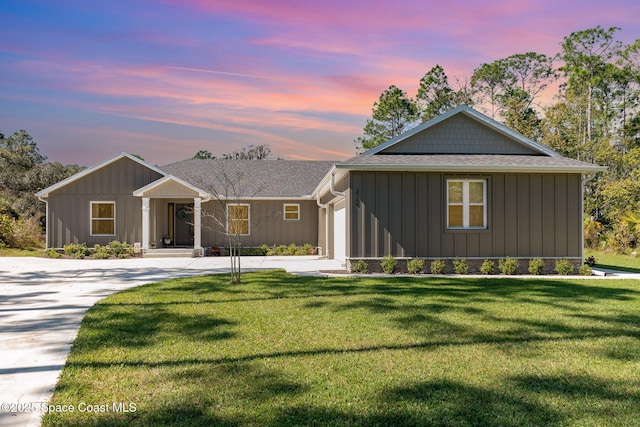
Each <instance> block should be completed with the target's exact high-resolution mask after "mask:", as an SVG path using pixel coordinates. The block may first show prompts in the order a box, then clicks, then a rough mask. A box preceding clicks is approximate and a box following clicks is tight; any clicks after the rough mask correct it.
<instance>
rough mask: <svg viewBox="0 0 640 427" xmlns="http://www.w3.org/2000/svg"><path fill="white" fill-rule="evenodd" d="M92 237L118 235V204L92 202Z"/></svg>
mask: <svg viewBox="0 0 640 427" xmlns="http://www.w3.org/2000/svg"><path fill="white" fill-rule="evenodd" d="M90 234H91V235H92V236H115V234H116V203H115V202H91V233H90Z"/></svg>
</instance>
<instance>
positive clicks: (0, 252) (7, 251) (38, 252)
mask: <svg viewBox="0 0 640 427" xmlns="http://www.w3.org/2000/svg"><path fill="white" fill-rule="evenodd" d="M43 256H45V255H44V247H41V248H27V249H14V248H2V249H0V257H43Z"/></svg>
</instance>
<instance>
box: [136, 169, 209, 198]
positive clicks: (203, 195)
mask: <svg viewBox="0 0 640 427" xmlns="http://www.w3.org/2000/svg"><path fill="white" fill-rule="evenodd" d="M169 181H173V182H176V183H178V184H180V185H182V186H184V187H187V188H188V189H190V190H192V191H195V192H196V193H198V197H200V198H202V199H203V201H206V200H209V198H211V195H210V194H209V193H207V192H206V191H204V190H201V189H199V188H198V187H195V186H193V185H191V184H189V183H188V182H186V181H183V180H182V179H180V178H178V177H176V176H173V175H166V176H164V177H163V178H160V179H158V180H155V181H153V182H150V183H149V184H147V185H145V186H144V187H141V188H138V189H137V190H136V191H134V192H133V195H134V196H136V197H144V193H145V192H147V191H149V190H151V189H153V188H156V187H158V186H160V185H162V184H164V183H166V182H169Z"/></svg>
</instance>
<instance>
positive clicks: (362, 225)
mask: <svg viewBox="0 0 640 427" xmlns="http://www.w3.org/2000/svg"><path fill="white" fill-rule="evenodd" d="M450 177H463V178H484V179H486V180H487V183H488V184H487V223H488V227H487V229H486V230H484V229H483V230H448V229H447V228H446V200H445V197H446V188H445V185H446V179H447V178H450ZM580 194H581V177H580V175H579V174H505V173H493V174H465V175H455V174H444V173H418V172H416V173H412V172H378V173H374V172H353V171H352V172H350V189H349V192H348V199H347V200H348V203H350V205H351V209H352V215H351V216H350V218H349V224H348V227H347V229H348V231H347V232H348V235H349V237H350V239H349V240H351V242H352V243H351V246H350V248H349V251H348V257H350V258H369V257H375V258H379V257H383V256H385V255H387V254H392V255H394V256H396V257H424V258H440V257H442V258H454V257H465V258H483V257H494V258H495V257H504V256H511V257H524V258H530V257H548V258H580V257H581V256H582V249H581V247H580V242H581V238H580V233H581V232H582V224H581V221H580V220H581V218H582V214H581V201H580Z"/></svg>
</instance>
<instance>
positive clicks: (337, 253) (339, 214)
mask: <svg viewBox="0 0 640 427" xmlns="http://www.w3.org/2000/svg"><path fill="white" fill-rule="evenodd" d="M346 238H347V210H346V209H345V202H344V200H342V201H340V202H338V203H336V204H335V205H334V207H333V259H335V260H337V261H340V262H345V261H346V258H347V251H346V247H347V241H346Z"/></svg>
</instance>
